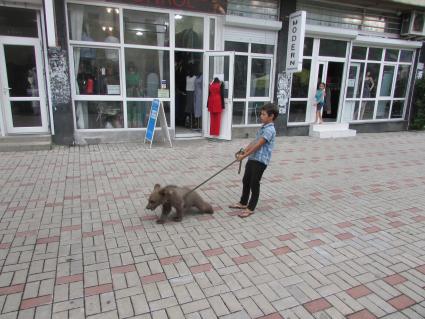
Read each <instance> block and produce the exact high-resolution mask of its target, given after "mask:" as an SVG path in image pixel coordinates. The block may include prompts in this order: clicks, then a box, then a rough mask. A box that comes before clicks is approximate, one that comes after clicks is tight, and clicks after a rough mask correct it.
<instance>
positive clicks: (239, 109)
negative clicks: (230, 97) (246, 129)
mask: <svg viewBox="0 0 425 319" xmlns="http://www.w3.org/2000/svg"><path fill="white" fill-rule="evenodd" d="M232 124H233V125H245V102H233V117H232Z"/></svg>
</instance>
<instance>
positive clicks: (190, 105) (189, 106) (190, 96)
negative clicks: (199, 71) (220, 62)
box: [185, 75, 196, 114]
mask: <svg viewBox="0 0 425 319" xmlns="http://www.w3.org/2000/svg"><path fill="white" fill-rule="evenodd" d="M195 80H196V76H194V75H192V76H190V75H188V76H186V107H185V112H186V113H188V114H193V113H194V98H195Z"/></svg>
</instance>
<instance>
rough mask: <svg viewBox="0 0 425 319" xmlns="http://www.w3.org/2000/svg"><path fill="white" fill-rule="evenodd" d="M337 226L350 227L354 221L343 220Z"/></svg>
mask: <svg viewBox="0 0 425 319" xmlns="http://www.w3.org/2000/svg"><path fill="white" fill-rule="evenodd" d="M336 226H337V227H339V228H348V227H351V226H354V224H353V223H352V222H342V223H338V224H336Z"/></svg>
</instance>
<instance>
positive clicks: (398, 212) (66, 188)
mask: <svg viewBox="0 0 425 319" xmlns="http://www.w3.org/2000/svg"><path fill="white" fill-rule="evenodd" d="M246 143H247V140H234V141H232V142H212V141H197V142H180V143H177V146H175V148H174V149H169V148H166V147H162V146H157V145H154V148H153V149H151V150H149V149H147V148H146V147H145V146H144V145H137V144H120V145H99V146H96V145H91V146H85V147H74V148H65V147H55V148H54V149H53V150H51V151H39V152H23V153H1V154H0V158H1V161H0V184H1V188H0V216H1V220H0V270H1V273H0V310H1V312H0V318H58V319H59V318H77V319H78V318H102V319H108V318H216V317H220V318H269V319H274V318H285V319H289V318H291V319H296V318H300V319H309V318H320V319H323V318H350V319H354V318H360V319H367V318H387V319H390V318H424V317H425V289H424V288H425V255H424V254H425V253H424V247H425V134H424V133H406V132H402V133H385V134H360V135H358V136H357V137H355V138H350V139H338V140H316V139H311V138H308V137H284V138H278V139H277V143H276V151H275V153H274V155H273V159H272V164H271V166H270V167H269V168H268V169H267V170H266V173H265V174H264V178H263V183H262V186H261V187H262V190H261V198H260V203H259V206H258V208H257V211H256V213H255V214H254V215H252V216H250V217H249V218H246V219H240V218H238V217H237V216H235V215H236V214H237V212H235V211H234V210H231V209H228V208H227V205H228V204H230V203H234V202H236V201H237V200H238V199H239V196H240V191H241V176H240V175H237V166H236V165H235V167H232V168H231V169H229V170H227V171H225V172H224V173H222V174H221V175H219V176H217V177H216V178H215V179H214V180H212V181H211V182H209V183H208V184H206V185H204V186H203V187H202V188H201V190H200V193H201V194H202V195H203V197H204V198H205V199H207V200H208V201H209V202H211V203H212V204H213V206H214V208H215V214H214V215H212V216H203V215H197V214H191V215H189V216H186V217H185V218H184V220H183V222H181V223H176V222H172V221H169V222H167V223H165V224H164V225H157V224H156V223H155V219H156V216H158V214H159V211H156V212H151V211H145V209H144V207H145V206H146V198H147V195H148V194H149V193H150V192H151V190H152V188H153V185H154V184H155V183H157V182H159V183H161V184H170V183H173V184H178V185H189V186H194V185H196V184H198V183H200V182H202V181H203V180H204V179H206V178H207V177H209V176H210V175H211V174H212V173H213V172H215V171H217V170H219V169H220V168H221V167H222V166H224V165H226V164H227V163H229V162H230V161H232V160H233V158H232V156H233V155H232V154H234V152H235V151H236V150H238V149H239V148H240V147H241V146H244V145H245V144H246ZM158 210H159V209H158Z"/></svg>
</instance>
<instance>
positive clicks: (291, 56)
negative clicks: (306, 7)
mask: <svg viewBox="0 0 425 319" xmlns="http://www.w3.org/2000/svg"><path fill="white" fill-rule="evenodd" d="M306 17H307V14H306V12H305V11H297V12H294V13H293V14H291V15H290V16H289V30H288V49H287V53H286V72H290V73H294V72H300V71H301V70H302V67H303V51H304V35H305V21H306Z"/></svg>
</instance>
